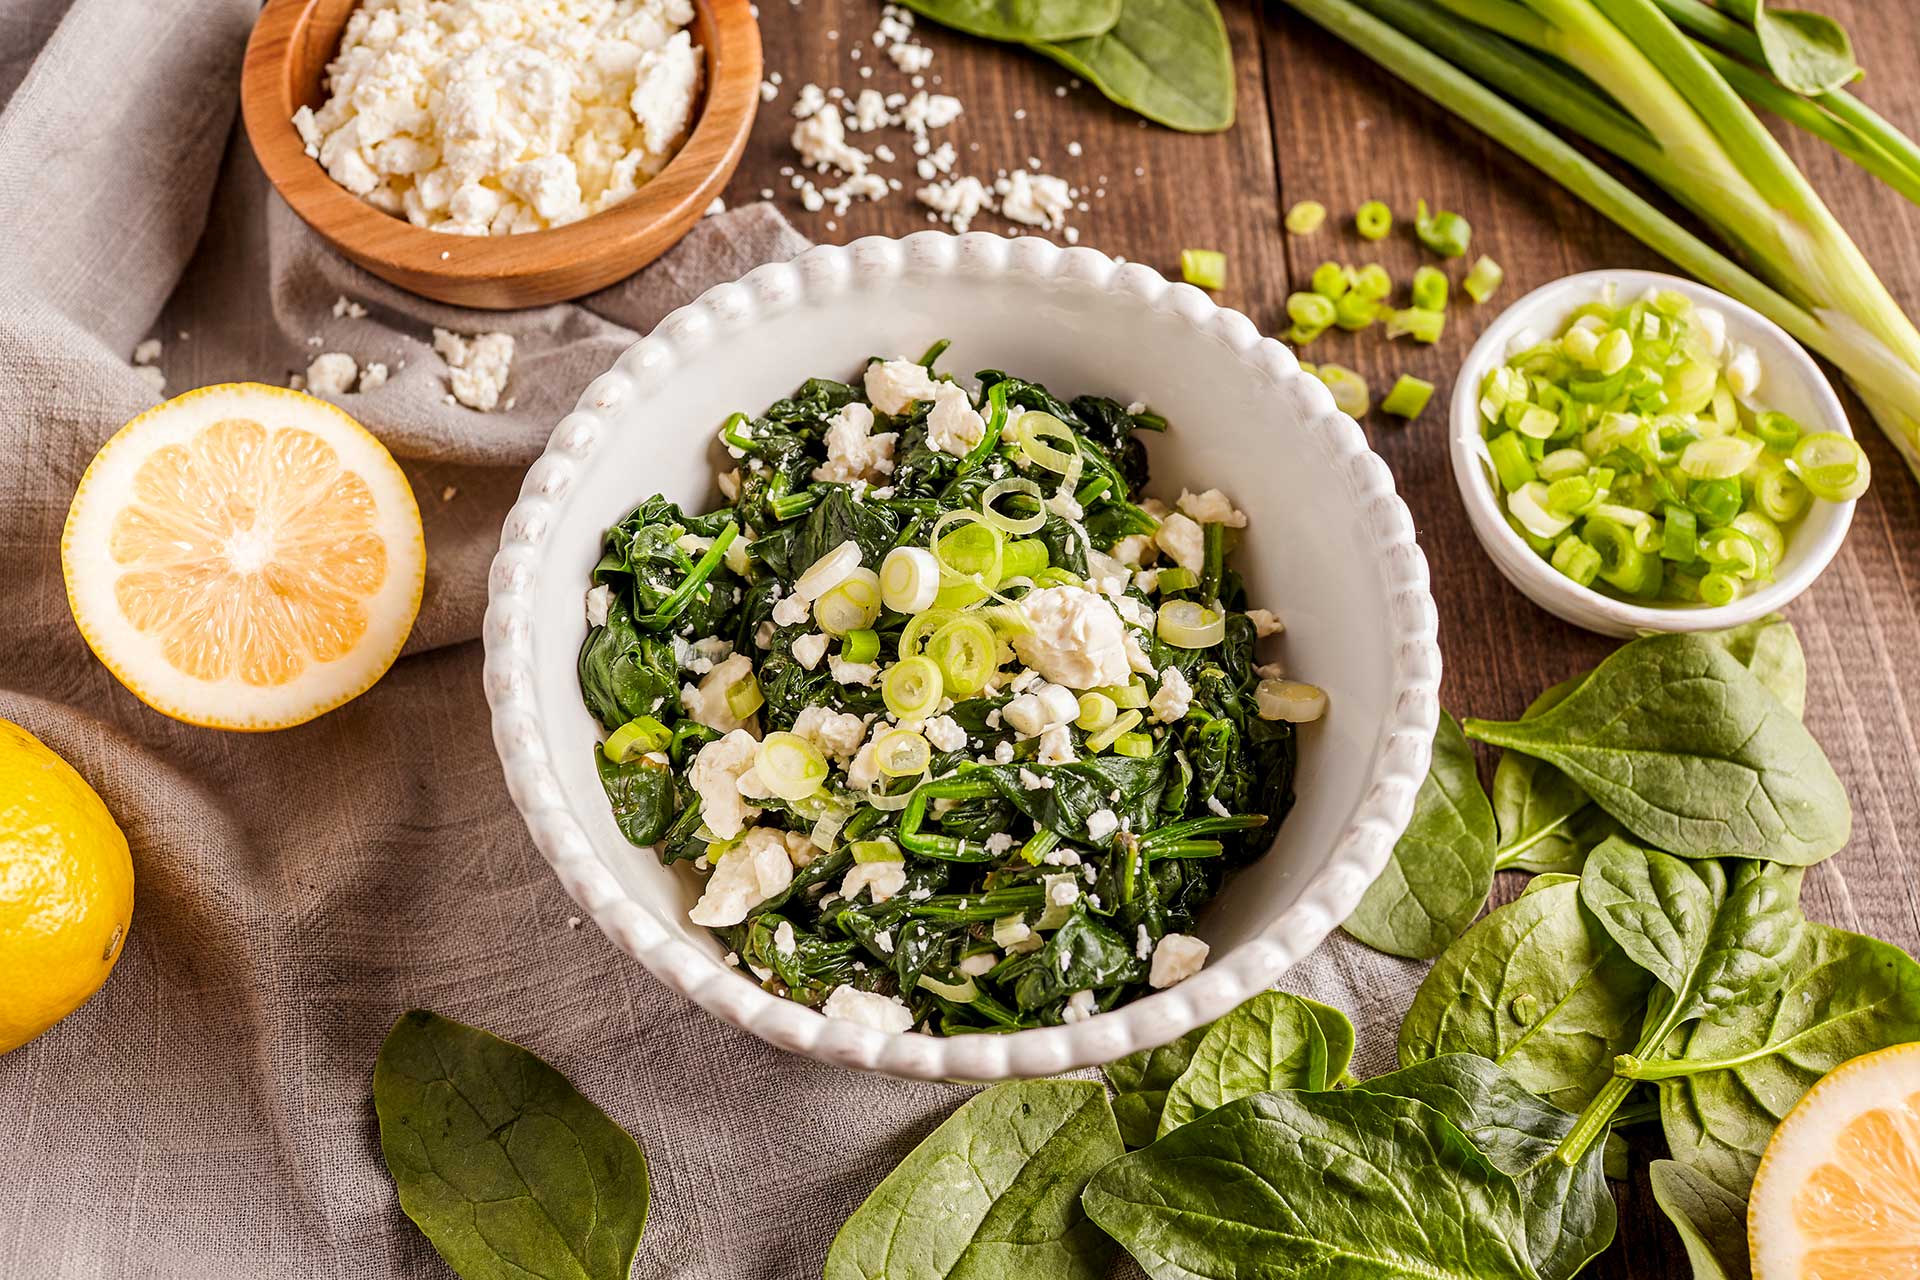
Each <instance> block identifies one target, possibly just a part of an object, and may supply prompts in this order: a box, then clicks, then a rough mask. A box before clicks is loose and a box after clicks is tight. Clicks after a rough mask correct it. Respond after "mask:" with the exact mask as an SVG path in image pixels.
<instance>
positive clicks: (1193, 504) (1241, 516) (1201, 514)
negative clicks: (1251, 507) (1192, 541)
mask: <svg viewBox="0 0 1920 1280" xmlns="http://www.w3.org/2000/svg"><path fill="white" fill-rule="evenodd" d="M1178 505H1179V507H1180V510H1182V511H1184V512H1185V513H1186V514H1187V515H1189V516H1191V517H1193V518H1194V519H1195V520H1198V521H1199V522H1200V523H1201V524H1223V525H1225V526H1227V528H1229V529H1244V528H1246V527H1247V515H1246V513H1245V512H1244V511H1237V510H1235V509H1234V505H1233V503H1231V502H1229V501H1228V500H1227V495H1226V494H1224V493H1222V492H1220V491H1219V490H1218V489H1208V490H1207V491H1206V492H1205V493H1194V492H1192V491H1191V490H1188V489H1182V490H1180V501H1179V504H1178Z"/></svg>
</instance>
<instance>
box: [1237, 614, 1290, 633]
mask: <svg viewBox="0 0 1920 1280" xmlns="http://www.w3.org/2000/svg"><path fill="white" fill-rule="evenodd" d="M1247 621H1249V622H1251V623H1252V624H1253V632H1254V634H1255V635H1256V636H1258V637H1259V638H1260V639H1262V640H1265V639H1266V638H1267V637H1268V636H1277V635H1279V634H1280V633H1281V632H1282V631H1285V630H1286V629H1287V626H1286V624H1285V623H1284V622H1282V621H1280V619H1279V617H1278V616H1277V615H1275V614H1273V613H1271V612H1269V611H1268V610H1266V609H1249V610H1247Z"/></svg>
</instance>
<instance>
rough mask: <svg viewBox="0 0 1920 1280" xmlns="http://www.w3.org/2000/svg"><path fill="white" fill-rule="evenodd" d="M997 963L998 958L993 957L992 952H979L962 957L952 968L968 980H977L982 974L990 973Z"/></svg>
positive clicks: (998, 961)
mask: <svg viewBox="0 0 1920 1280" xmlns="http://www.w3.org/2000/svg"><path fill="white" fill-rule="evenodd" d="M999 963H1000V958H999V957H998V956H996V955H994V954H993V952H991V951H980V952H976V953H974V954H973V955H970V956H964V957H962V958H961V960H960V963H959V964H958V965H956V966H954V967H955V968H957V969H959V970H960V972H961V973H962V974H964V975H966V976H967V977H969V978H978V977H981V976H982V975H984V974H989V973H992V972H993V969H994V966H995V965H997V964H999Z"/></svg>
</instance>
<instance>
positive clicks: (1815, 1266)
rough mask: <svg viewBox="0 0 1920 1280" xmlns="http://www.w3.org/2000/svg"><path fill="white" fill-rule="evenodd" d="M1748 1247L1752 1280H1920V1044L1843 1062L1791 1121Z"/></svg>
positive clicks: (1778, 1134)
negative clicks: (1751, 1261)
mask: <svg viewBox="0 0 1920 1280" xmlns="http://www.w3.org/2000/svg"><path fill="white" fill-rule="evenodd" d="M1747 1240H1748V1244H1749V1245H1750V1246H1751V1248H1752V1251H1753V1274H1754V1280H1920V1043H1915V1044H1902V1045H1895V1046H1894V1047H1892V1048H1891V1049H1881V1050H1879V1051H1878V1052H1876V1053H1869V1054H1865V1055H1863V1056H1861V1057H1858V1058H1855V1059H1853V1060H1852V1061H1851V1062H1844V1063H1842V1064H1840V1065H1839V1066H1838V1067H1835V1068H1834V1069H1833V1070H1832V1071H1830V1072H1828V1073H1827V1075H1826V1076H1825V1077H1824V1078H1823V1079H1822V1080H1821V1081H1820V1083H1819V1084H1816V1085H1815V1086H1814V1087H1813V1088H1812V1089H1810V1090H1808V1091H1807V1096H1806V1097H1804V1098H1802V1099H1801V1100H1800V1101H1799V1103H1798V1104H1797V1105H1795V1107H1794V1108H1793V1110H1792V1111H1790V1112H1788V1113H1787V1118H1786V1119H1785V1120H1782V1121H1781V1122H1780V1127H1779V1128H1778V1129H1776V1130H1775V1131H1774V1134H1773V1140H1772V1141H1771V1142H1769V1143H1768V1144H1767V1150H1766V1154H1765V1155H1763V1156H1762V1157H1761V1159H1760V1169H1759V1171H1758V1172H1757V1173H1756V1174H1755V1175H1754V1180H1753V1193H1752V1196H1751V1197H1750V1198H1749V1200H1748V1202H1747Z"/></svg>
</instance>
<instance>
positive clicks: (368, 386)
mask: <svg viewBox="0 0 1920 1280" xmlns="http://www.w3.org/2000/svg"><path fill="white" fill-rule="evenodd" d="M386 385H387V366H386V365H384V364H381V363H380V362H379V361H377V360H376V361H374V362H373V363H372V364H370V365H368V366H367V367H366V368H364V369H362V370H360V390H362V391H376V390H378V389H379V388H381V387H384V386H386Z"/></svg>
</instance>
